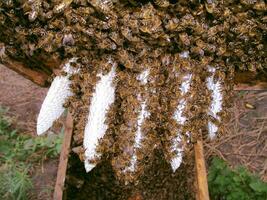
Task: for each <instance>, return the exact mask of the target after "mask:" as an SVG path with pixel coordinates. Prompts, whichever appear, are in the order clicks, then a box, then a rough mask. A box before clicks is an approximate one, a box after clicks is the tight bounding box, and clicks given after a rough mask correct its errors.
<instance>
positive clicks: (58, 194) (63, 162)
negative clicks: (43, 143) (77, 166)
mask: <svg viewBox="0 0 267 200" xmlns="http://www.w3.org/2000/svg"><path fill="white" fill-rule="evenodd" d="M72 132H73V119H72V116H71V114H70V113H68V115H67V118H66V123H65V132H64V139H63V143H62V147H61V153H60V159H59V165H58V171H57V180H56V185H55V190H54V200H62V198H63V190H64V185H65V179H66V173H67V166H68V158H69V153H70V145H71V139H72Z"/></svg>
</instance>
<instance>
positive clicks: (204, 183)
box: [194, 139, 210, 200]
mask: <svg viewBox="0 0 267 200" xmlns="http://www.w3.org/2000/svg"><path fill="white" fill-rule="evenodd" d="M194 151H195V166H196V176H197V177H196V178H197V198H196V199H197V200H209V199H210V198H209V189H208V180H207V171H206V164H205V158H204V150H203V141H202V139H198V140H197V142H196V143H195V144H194Z"/></svg>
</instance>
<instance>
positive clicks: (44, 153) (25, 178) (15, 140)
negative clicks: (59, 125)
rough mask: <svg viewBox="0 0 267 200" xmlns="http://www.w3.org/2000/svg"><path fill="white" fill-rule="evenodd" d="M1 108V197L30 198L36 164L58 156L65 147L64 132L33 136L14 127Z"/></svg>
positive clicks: (18, 199) (19, 199)
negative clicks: (32, 175)
mask: <svg viewBox="0 0 267 200" xmlns="http://www.w3.org/2000/svg"><path fill="white" fill-rule="evenodd" d="M5 112H6V110H5V109H3V108H1V107H0V196H1V198H2V199H7V200H9V199H11V200H13V199H16V200H21V199H27V195H28V192H29V190H30V189H32V181H31V178H30V175H31V172H32V171H33V169H34V166H36V165H38V162H40V161H43V160H45V159H47V158H54V157H57V156H58V155H59V153H60V149H61V141H62V136H63V129H62V131H61V133H60V134H50V135H47V136H44V137H32V136H29V135H22V134H19V133H18V132H17V131H16V130H13V129H12V127H11V121H10V119H9V118H8V117H6V116H5Z"/></svg>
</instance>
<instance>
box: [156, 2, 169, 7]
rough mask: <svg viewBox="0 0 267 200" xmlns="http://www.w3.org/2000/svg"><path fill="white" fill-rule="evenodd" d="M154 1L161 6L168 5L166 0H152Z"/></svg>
mask: <svg viewBox="0 0 267 200" xmlns="http://www.w3.org/2000/svg"><path fill="white" fill-rule="evenodd" d="M154 2H155V4H156V5H157V6H159V7H161V8H167V7H168V6H169V5H170V3H169V1H168V0H154Z"/></svg>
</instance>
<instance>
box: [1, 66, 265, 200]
mask: <svg viewBox="0 0 267 200" xmlns="http://www.w3.org/2000/svg"><path fill="white" fill-rule="evenodd" d="M46 92H47V89H45V88H40V87H38V86H36V85H34V84H33V83H31V82H30V81H28V80H26V79H24V78H23V77H21V76H19V75H17V74H16V73H15V72H13V71H10V70H9V69H7V68H5V67H3V66H0V106H5V107H9V108H10V110H9V115H11V116H13V118H14V120H15V124H16V128H19V129H20V130H21V132H22V133H25V134H31V135H36V133H35V125H36V118H37V115H38V112H39V109H40V106H41V103H42V101H43V99H44V97H45V95H46ZM205 152H206V158H207V160H209V158H210V156H212V155H218V156H219V157H221V158H223V159H225V160H226V161H228V162H229V163H230V164H231V165H232V166H237V165H240V164H241V165H244V166H246V167H247V168H248V169H249V170H250V171H252V172H253V173H257V174H259V175H260V176H261V178H262V179H263V180H265V181H267V159H266V157H267V91H261V92H247V91H239V92H236V98H235V99H234V102H233V107H232V108H231V118H230V121H229V123H228V124H227V126H226V134H224V135H222V136H220V137H219V138H218V139H217V140H215V141H212V142H208V143H206V144H205ZM157 154H158V155H159V156H160V154H161V152H157ZM72 162H76V161H75V158H74V160H73V161H72ZM159 162H161V163H159ZM154 163H155V165H157V164H160V165H161V166H163V169H164V173H168V172H169V170H170V168H169V166H167V164H166V163H162V160H161V161H159V160H155V161H154ZM57 164H58V163H57V160H50V161H48V162H46V163H43V165H42V166H40V168H39V169H38V170H37V171H36V172H35V173H34V176H33V182H34V190H33V194H32V196H33V197H32V198H33V199H37V200H43V199H46V200H49V199H51V194H52V192H53V187H54V182H55V179H56V171H57ZM77 165H78V166H80V167H77V169H76V171H77V170H83V169H82V168H83V167H82V164H81V163H80V164H77ZM103 170H104V172H105V173H106V175H107V176H106V175H105V174H102V175H101V173H102V171H103ZM110 170H111V169H110V166H109V165H107V166H105V167H103V165H100V166H99V167H97V168H96V169H95V170H93V171H92V173H91V174H89V175H86V177H88V178H89V177H93V179H92V180H91V181H88V182H86V183H84V182H83V181H81V180H80V178H79V177H75V170H73V174H69V175H68V177H67V178H68V179H67V181H70V182H73V181H74V182H76V183H77V185H80V187H83V185H84V184H85V185H90V186H91V189H89V190H88V192H89V193H87V194H88V195H87V197H88V196H89V194H92V195H93V196H96V195H98V194H102V195H115V196H116V197H117V196H118V192H119V191H121V190H118V191H114V189H115V188H113V189H112V185H111V189H110V190H109V191H108V192H107V193H105V194H104V193H103V190H101V189H100V190H99V188H102V187H103V186H105V185H103V184H104V183H106V182H107V180H108V179H112V181H113V182H112V184H114V185H117V184H118V183H117V182H116V181H115V179H114V177H113V176H112V171H110ZM153 170H154V169H153V168H151V171H148V172H147V173H152V172H153V173H154V172H155V173H157V172H156V171H155V170H154V171H153ZM107 173H108V174H107ZM164 173H163V174H164ZM78 174H80V172H79V173H78ZM99 177H100V178H99ZM174 177H177V178H179V176H178V175H174V176H170V177H166V184H168V181H167V180H169V179H172V178H174ZM97 178H98V179H100V180H97ZM70 179H71V180H70ZM156 180H159V179H155V184H158V183H157V181H156ZM92 181H93V182H95V183H96V184H93V182H92ZM141 182H142V184H141V185H140V187H142V186H146V187H149V184H148V183H146V180H145V179H144V180H141ZM172 184H174V183H172ZM187 184H192V183H191V182H190V181H189V182H188V183H187ZM178 185H179V184H178ZM178 185H176V187H178ZM92 186H94V187H92ZM70 187H71V186H70ZM75 187H76V186H75ZM97 188H98V189H97ZM78 189H79V188H78ZM78 189H77V188H76V191H79V190H78ZM140 189H142V188H140ZM41 191H42V192H41ZM128 191H130V190H128ZM159 191H161V190H159ZM40 192H41V194H40ZM137 192H138V191H137ZM151 192H152V193H153V192H155V191H153V190H151ZM164 192H166V191H163V190H162V192H161V193H158V194H164ZM167 192H168V191H167ZM169 192H170V191H169ZM179 192H182V191H179ZM76 194H77V193H76ZM155 194H156V193H155ZM125 195H126V196H127V198H128V197H130V196H131V195H134V191H132V190H131V193H129V194H125ZM137 196H138V195H137ZM141 196H142V195H141V194H140V199H142V197H141ZM109 197H110V196H109ZM154 197H155V196H154ZM170 198H172V197H170ZM87 199H88V198H87ZM91 199H94V198H91ZM130 199H131V198H130ZM173 199H175V198H173Z"/></svg>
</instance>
